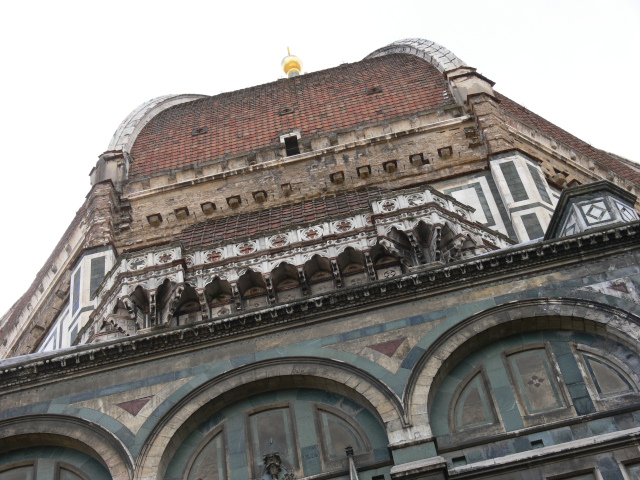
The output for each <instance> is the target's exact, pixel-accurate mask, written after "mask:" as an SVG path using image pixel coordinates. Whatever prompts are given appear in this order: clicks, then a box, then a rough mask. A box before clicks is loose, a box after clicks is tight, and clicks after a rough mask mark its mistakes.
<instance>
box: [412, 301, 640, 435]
mask: <svg viewBox="0 0 640 480" xmlns="http://www.w3.org/2000/svg"><path fill="white" fill-rule="evenodd" d="M531 320H535V322H533V323H532V322H531ZM549 329H553V330H573V331H584V332H590V333H594V334H596V335H600V336H602V337H605V338H608V339H610V340H613V341H615V342H618V343H620V344H622V345H625V346H626V347H628V348H630V349H631V350H632V351H634V352H638V351H639V350H640V318H638V317H637V316H635V315H633V314H631V313H628V312H625V311H624V310H621V309H618V308H615V307H612V306H609V305H604V304H601V303H597V302H591V301H587V300H578V299H563V298H541V299H534V300H528V301H518V302H513V303H508V304H505V305H501V306H498V307H493V308H490V309H488V310H485V311H483V312H480V313H478V314H476V315H473V316H471V317H469V318H467V319H465V320H463V321H461V322H459V323H458V324H456V325H455V326H453V327H451V328H449V329H448V330H447V331H446V332H444V333H443V334H442V335H440V337H439V338H438V339H437V340H436V341H435V342H434V343H433V344H432V345H431V346H430V347H429V348H428V349H427V350H426V351H425V352H424V353H423V355H422V357H421V358H420V360H419V361H418V363H417V364H416V366H415V367H414V369H413V371H412V373H411V375H410V377H409V380H408V382H407V386H406V389H405V392H404V395H403V404H404V409H405V411H406V412H407V416H408V420H409V423H410V424H412V425H421V426H423V427H424V433H425V434H426V436H427V437H429V436H431V427H430V422H429V407H430V405H431V402H432V400H433V396H434V395H435V391H436V390H437V388H438V385H439V383H438V382H439V381H440V380H442V378H444V376H445V375H446V373H447V372H448V370H447V369H451V368H453V367H454V366H455V364H456V363H457V361H459V360H461V359H462V357H463V356H465V355H467V354H469V353H471V352H472V351H474V350H476V349H477V348H480V347H481V346H482V345H483V343H482V341H483V340H485V341H486V343H490V341H492V340H498V339H499V338H502V337H503V336H507V335H512V334H514V333H518V332H525V331H539V330H549ZM483 334H484V335H483ZM471 338H473V339H474V340H475V342H474V344H473V345H471V344H470V342H468V340H470V339H471ZM427 437H425V438H427Z"/></svg>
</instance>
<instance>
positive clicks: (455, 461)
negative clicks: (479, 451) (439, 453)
mask: <svg viewBox="0 0 640 480" xmlns="http://www.w3.org/2000/svg"><path fill="white" fill-rule="evenodd" d="M451 464H452V465H453V467H454V468H455V467H461V466H463V465H466V464H467V458H466V457H465V456H464V455H463V456H461V457H453V458H452V459H451Z"/></svg>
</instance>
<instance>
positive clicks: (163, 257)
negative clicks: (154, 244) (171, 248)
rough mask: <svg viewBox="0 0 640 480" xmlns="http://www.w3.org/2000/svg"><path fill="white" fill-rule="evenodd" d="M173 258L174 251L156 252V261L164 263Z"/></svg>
mask: <svg viewBox="0 0 640 480" xmlns="http://www.w3.org/2000/svg"><path fill="white" fill-rule="evenodd" d="M172 260H173V252H161V253H157V254H156V263H157V264H164V263H169V262H171V261H172Z"/></svg>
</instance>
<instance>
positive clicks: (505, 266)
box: [0, 221, 640, 390]
mask: <svg viewBox="0 0 640 480" xmlns="http://www.w3.org/2000/svg"><path fill="white" fill-rule="evenodd" d="M639 247H640V221H637V222H632V223H628V224H624V225H621V226H616V227H615V228H605V229H600V230H592V231H589V232H588V233H585V234H583V235H575V236H571V237H564V238H560V239H553V240H548V241H544V242H539V243H533V244H527V245H522V246H516V247H511V248H507V249H503V250H500V251H497V252H493V253H490V254H485V255H480V256H477V257H473V258H470V259H468V260H464V261H459V262H456V263H452V264H449V265H446V266H438V267H433V266H427V267H425V268H424V269H422V270H416V271H415V272H413V273H411V274H408V275H404V276H402V277H395V278H393V279H389V280H379V281H374V282H370V283H368V284H365V285H360V286H358V287H356V288H351V289H346V290H340V291H334V292H331V293H328V294H324V295H317V296H313V297H310V298H305V299H302V300H298V301H294V302H291V303H287V304H281V305H274V306H270V307H265V308H261V309H258V310H255V311H251V312H245V313H242V314H240V315H238V314H234V315H229V316H226V317H220V318H218V319H216V320H215V321H202V322H199V323H194V324H189V325H187V326H180V327H174V328H171V329H167V328H162V329H161V330H159V331H157V332H150V333H147V334H143V335H139V336H135V337H127V338H125V339H118V340H114V341H111V342H108V343H104V344H100V345H83V346H79V347H74V348H72V349H68V350H62V351H58V352H54V353H50V354H33V355H28V356H24V357H16V358H12V359H8V360H5V361H4V362H2V363H0V388H2V389H5V390H11V389H13V388H15V387H22V386H24V385H27V384H37V383H43V382H48V381H53V380H56V379H59V378H62V377H64V376H68V375H70V374H74V373H80V374H82V372H86V373H87V374H88V373H89V372H90V371H91V370H93V371H92V372H91V373H95V369H101V368H103V367H107V366H108V368H113V365H115V364H118V363H126V362H132V361H138V360H139V359H141V358H151V357H157V356H164V355H168V354H171V355H175V354H176V353H177V352H179V351H180V350H183V349H189V348H204V347H206V346H210V345H212V344H219V343H226V342H228V341H230V340H231V339H232V338H236V337H241V336H243V335H244V336H246V335H255V334H258V333H261V332H264V331H266V330H267V329H269V330H270V331H273V330H274V329H276V330H277V329H280V328H286V329H291V328H292V327H294V326H295V325H297V324H299V323H302V322H303V323H304V324H305V325H309V324H311V323H316V322H321V321H323V320H326V319H327V318H334V317H339V316H340V317H344V316H345V315H348V314H350V313H354V312H362V311H363V310H367V309H370V308H376V309H379V308H380V307H381V306H386V305H393V304H397V303H399V302H402V301H405V300H406V298H413V299H415V298H416V297H427V296H433V295H436V294H441V293H445V292H448V291H453V290H455V289H458V288H460V286H461V285H464V286H465V287H469V285H471V284H472V283H473V282H476V283H478V284H481V283H485V282H487V281H495V280H496V277H498V276H500V277H503V278H509V277H513V276H520V277H521V276H522V275H523V274H524V273H525V272H526V273H531V272H535V271H540V270H543V269H548V268H553V266H554V264H556V265H558V266H559V265H563V266H566V265H570V264H573V263H576V262H584V261H585V260H588V259H589V258H594V257H597V256H602V255H603V254H605V255H614V254H617V253H620V252H623V251H625V250H628V249H638V248H639Z"/></svg>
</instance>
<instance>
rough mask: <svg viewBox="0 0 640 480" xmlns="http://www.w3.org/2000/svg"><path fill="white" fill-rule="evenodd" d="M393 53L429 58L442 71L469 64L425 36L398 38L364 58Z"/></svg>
mask: <svg viewBox="0 0 640 480" xmlns="http://www.w3.org/2000/svg"><path fill="white" fill-rule="evenodd" d="M392 53H407V54H409V55H415V56H416V57H419V58H422V59H424V60H427V61H428V62H429V63H430V64H431V65H433V66H434V67H436V68H437V69H438V71H440V73H446V72H448V71H450V70H455V69H456V68H459V67H465V66H467V64H466V63H465V62H464V61H463V60H462V59H460V58H458V57H457V56H456V55H455V54H454V53H453V52H452V51H451V50H449V49H447V48H445V47H443V46H442V45H440V44H437V43H436V42H432V41H431V40H425V39H423V38H405V39H403V40H396V41H395V42H393V43H390V44H389V45H387V46H385V47H382V48H379V49H377V50H376V51H374V52H371V53H370V54H369V55H367V56H366V57H364V60H367V59H370V58H375V57H381V56H383V55H390V54H392Z"/></svg>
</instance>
